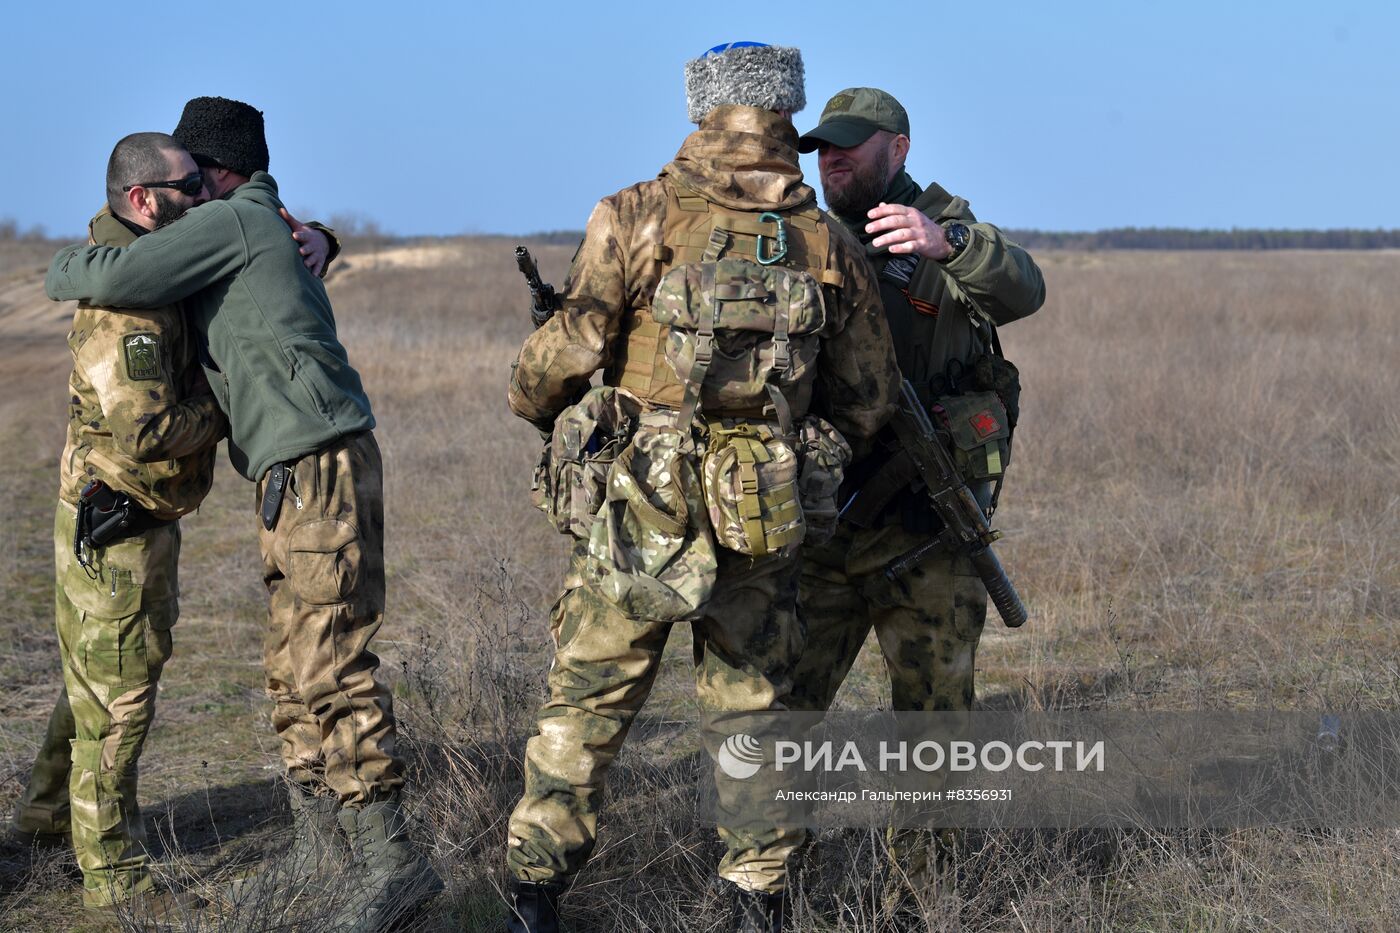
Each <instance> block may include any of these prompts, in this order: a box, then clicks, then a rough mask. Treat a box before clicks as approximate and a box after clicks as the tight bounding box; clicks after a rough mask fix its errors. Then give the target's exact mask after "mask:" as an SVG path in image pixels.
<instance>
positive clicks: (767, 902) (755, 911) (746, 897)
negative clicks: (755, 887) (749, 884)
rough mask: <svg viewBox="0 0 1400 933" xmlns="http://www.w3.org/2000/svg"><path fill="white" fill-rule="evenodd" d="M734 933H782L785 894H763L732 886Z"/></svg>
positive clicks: (785, 915)
mask: <svg viewBox="0 0 1400 933" xmlns="http://www.w3.org/2000/svg"><path fill="white" fill-rule="evenodd" d="M733 888H734V890H733V892H732V894H733V898H734V920H733V929H734V933H783V921H784V920H785V919H786V918H787V892H786V891H782V892H779V893H778V894H765V893H764V892H762V891H750V890H748V889H746V888H741V887H739V886H738V885H737V884H736V885H733Z"/></svg>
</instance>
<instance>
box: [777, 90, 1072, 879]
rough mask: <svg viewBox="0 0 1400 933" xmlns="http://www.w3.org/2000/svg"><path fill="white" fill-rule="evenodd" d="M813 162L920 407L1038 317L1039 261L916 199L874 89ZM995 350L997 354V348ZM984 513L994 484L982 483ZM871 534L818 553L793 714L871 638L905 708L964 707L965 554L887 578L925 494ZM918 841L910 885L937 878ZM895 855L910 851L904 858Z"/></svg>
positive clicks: (815, 139)
mask: <svg viewBox="0 0 1400 933" xmlns="http://www.w3.org/2000/svg"><path fill="white" fill-rule="evenodd" d="M799 148H801V150H802V151H804V152H810V151H812V150H814V149H815V150H818V152H819V167H820V171H821V179H822V190H823V194H824V195H825V197H826V200H827V204H828V206H829V207H830V209H831V211H832V212H833V213H834V214H835V216H836V217H837V218H838V219H839V220H840V221H841V223H843V224H844V225H845V226H846V227H847V228H848V229H849V230H850V231H851V232H852V233H854V234H855V235H856V236H857V237H858V238H859V239H860V241H861V242H862V243H863V244H865V248H866V251H867V253H868V255H869V257H870V259H871V262H872V263H873V265H874V267H875V270H876V272H877V274H878V277H879V287H880V293H881V296H882V297H883V303H884V307H885V313H886V315H887V317H888V320H889V326H890V330H891V332H892V333H893V334H894V335H895V347H896V352H897V353H898V356H899V367H900V370H901V372H902V373H903V374H904V376H905V377H906V378H908V379H909V380H910V382H911V383H912V384H913V385H914V387H915V389H916V391H917V392H918V393H919V395H920V398H921V400H923V401H924V402H925V403H929V402H932V401H933V400H934V399H935V398H937V397H938V396H940V395H944V394H947V393H949V392H950V390H951V388H952V387H953V386H954V385H955V384H956V383H958V381H959V378H960V376H961V374H962V373H964V372H970V371H971V370H972V367H973V363H974V361H976V360H977V358H978V357H979V356H981V355H983V354H984V353H987V352H989V350H990V347H989V346H988V342H989V341H988V338H989V336H990V335H991V334H993V333H994V332H993V331H992V330H991V329H990V327H989V326H988V325H1003V324H1008V323H1010V322H1012V321H1015V320H1018V319H1020V318H1023V317H1026V316H1027V315H1030V314H1031V313H1033V312H1034V311H1036V310H1037V309H1038V308H1039V307H1040V306H1041V304H1042V303H1043V302H1044V300H1045V284H1044V281H1043V279H1042V278H1041V274H1040V270H1039V268H1037V266H1036V264H1035V262H1034V261H1033V260H1032V259H1031V257H1030V255H1029V254H1028V253H1027V252H1026V251H1025V250H1024V249H1022V248H1021V247H1020V246H1017V245H1016V244H1015V243H1013V242H1012V241H1011V240H1010V239H1008V238H1007V237H1006V235H1005V234H1003V233H1002V232H1001V231H1000V230H998V229H997V228H996V227H994V226H992V225H991V224H987V223H979V222H978V221H977V219H976V218H975V217H974V216H973V214H972V211H971V209H970V208H969V207H968V202H967V201H965V200H963V199H962V198H959V197H954V196H952V195H950V194H948V192H946V191H945V190H944V189H942V188H940V187H939V186H938V185H930V186H929V187H928V188H920V187H919V186H918V185H917V184H916V183H915V182H914V180H913V179H912V178H910V177H909V175H908V173H907V172H905V171H904V161H905V156H906V155H907V154H908V151H909V119H908V116H907V114H906V113H905V111H904V108H903V107H902V106H901V105H900V104H899V102H898V101H897V100H895V99H894V98H893V97H892V96H890V95H889V94H887V93H885V92H884V91H880V90H876V89H874V88H850V89H847V90H844V91H841V92H840V93H838V94H836V95H835V96H834V97H832V98H831V100H830V101H829V102H828V103H827V105H826V108H825V109H824V110H823V111H822V116H821V121H820V123H819V125H818V126H817V127H816V128H815V129H813V130H812V131H811V132H809V133H807V134H805V135H804V136H803V137H802V139H801V142H800V144H799ZM998 352H999V351H998ZM883 459H884V457H871V458H868V459H866V460H865V461H864V462H857V463H855V464H853V465H852V467H851V469H850V470H849V471H848V473H847V484H846V487H845V488H844V489H843V490H842V496H843V498H846V497H849V496H851V495H854V494H855V493H856V492H858V491H859V490H860V488H861V483H862V481H864V480H866V479H868V478H869V477H870V476H871V475H872V473H873V472H874V471H875V469H876V468H877V467H878V466H879V465H880V463H881V461H882V460H883ZM973 486H974V491H975V492H977V493H978V494H979V500H981V501H982V502H983V504H984V505H985V504H986V501H987V498H988V495H989V493H990V486H989V485H987V484H978V483H976V482H974V483H973ZM874 524H875V527H872V528H864V529H862V528H855V527H853V526H852V525H850V524H849V523H846V522H843V523H842V524H841V525H840V527H839V529H838V531H837V534H836V536H835V537H834V538H833V539H832V540H831V541H830V542H828V543H827V544H825V545H823V546H821V547H818V548H813V549H809V550H808V551H807V552H806V553H805V555H804V556H805V561H804V564H803V568H802V577H801V595H800V597H799V601H798V605H799V611H800V613H801V615H802V618H803V621H804V622H805V623H806V625H807V649H806V651H805V652H804V653H803V656H802V660H801V662H800V664H799V665H798V670H797V674H796V676H795V677H794V684H795V686H794V689H793V692H792V695H791V696H790V697H789V702H790V704H791V705H792V706H793V708H797V709H809V710H825V709H827V708H829V707H830V705H831V703H832V700H833V699H834V698H835V696H836V692H837V690H838V689H839V688H840V686H841V682H842V680H844V679H845V677H846V674H847V673H848V672H849V671H850V669H851V665H852V663H853V662H854V661H855V658H856V655H857V653H858V652H859V651H860V648H861V645H862V644H864V642H865V639H866V636H867V635H868V634H869V632H870V630H871V628H874V630H875V634H876V637H877V638H878V639H879V643H880V649H881V652H882V654H883V655H884V658H885V666H886V669H887V670H888V672H889V677H890V685H891V692H892V699H893V706H894V708H895V709H896V710H925V711H936V712H949V711H960V710H969V709H971V708H972V700H973V668H974V662H975V657H976V651H977V642H978V640H979V638H980V637H981V634H982V627H983V623H984V622H985V621H986V617H987V594H986V590H985V588H984V587H983V586H982V582H981V580H980V579H979V578H978V577H977V575H976V573H975V572H974V571H973V569H972V566H971V564H970V563H969V562H968V561H967V560H966V558H963V557H955V556H953V555H951V554H948V553H939V552H934V553H933V554H932V555H930V556H929V557H928V558H927V559H926V560H924V561H923V562H922V563H921V564H919V565H918V566H916V567H914V568H913V569H911V570H910V571H909V572H908V573H907V575H905V576H904V577H903V578H902V579H899V580H895V581H891V580H889V579H887V578H886V576H885V574H884V572H883V571H884V569H885V568H886V567H887V566H889V564H890V563H891V562H893V561H894V560H896V559H897V558H899V557H900V556H902V555H904V554H906V553H908V552H909V551H911V550H913V549H914V548H915V547H917V546H919V545H920V544H922V543H923V542H924V541H926V540H927V539H928V537H929V536H930V535H931V534H933V533H936V532H937V531H938V530H939V529H940V528H941V525H940V523H939V521H938V519H937V518H936V517H935V516H934V514H933V511H932V509H931V507H930V506H929V504H928V502H927V499H926V498H925V495H924V493H923V492H922V491H918V490H912V489H911V490H905V491H904V492H903V493H901V494H899V495H898V496H896V497H895V498H894V500H893V501H892V502H891V503H890V504H889V506H888V507H887V508H886V509H885V511H884V514H883V515H881V516H879V517H878V518H877V520H876V521H875V523H874ZM920 838H922V837H911V836H907V835H906V836H904V837H903V838H902V839H900V840H897V842H898V844H897V845H896V849H898V848H899V847H900V845H902V846H903V847H904V848H906V849H910V850H918V853H917V854H912V853H911V858H910V859H908V860H902V862H903V868H904V870H905V871H906V872H913V873H915V874H917V873H918V872H919V871H921V870H923V869H924V868H926V867H927V859H926V853H924V852H923V848H924V846H923V843H922V842H920V841H919V839H920ZM896 855H897V856H898V855H899V852H898V851H897V852H896Z"/></svg>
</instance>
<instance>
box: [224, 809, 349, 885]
mask: <svg viewBox="0 0 1400 933" xmlns="http://www.w3.org/2000/svg"><path fill="white" fill-rule="evenodd" d="M287 798H288V800H289V801H290V802H291V805H292V841H291V845H290V847H289V848H287V849H286V851H284V852H281V853H279V854H277V855H275V856H273V857H272V858H270V859H268V860H267V861H266V862H265V863H264V864H263V866H262V870H261V871H260V872H259V873H258V874H256V875H251V876H249V877H246V878H239V879H237V880H236V881H234V882H233V884H232V885H230V886H229V888H228V891H227V897H228V899H229V900H230V901H231V902H232V903H233V906H234V907H235V908H237V909H240V910H245V911H246V910H253V909H255V908H258V909H261V910H276V909H280V908H281V907H282V906H284V905H286V904H289V903H291V902H293V901H295V900H297V899H298V898H304V897H317V896H320V895H321V894H324V893H325V891H326V890H327V889H328V888H329V887H330V885H331V883H332V882H333V881H334V879H335V876H336V874H337V873H338V872H339V870H340V869H341V868H342V867H343V866H344V864H345V862H346V859H347V856H348V853H349V849H348V847H347V845H346V842H345V838H344V837H343V836H341V834H340V829H339V824H338V823H337V821H336V815H337V813H338V812H339V810H340V801H338V800H337V799H336V798H334V797H318V796H317V795H316V794H314V793H312V792H311V790H310V789H309V788H307V787H304V786H303V785H301V784H297V783H295V782H293V783H291V784H290V785H289V786H288V788H287Z"/></svg>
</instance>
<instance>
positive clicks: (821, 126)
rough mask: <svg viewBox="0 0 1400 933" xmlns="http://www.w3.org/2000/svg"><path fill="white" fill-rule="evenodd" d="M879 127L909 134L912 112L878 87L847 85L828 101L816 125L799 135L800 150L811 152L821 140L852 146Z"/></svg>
mask: <svg viewBox="0 0 1400 933" xmlns="http://www.w3.org/2000/svg"><path fill="white" fill-rule="evenodd" d="M876 130H889V131H890V132H891V133H899V134H901V135H904V136H908V135H909V114H907V113H905V112H904V107H903V106H902V105H901V104H900V103H899V101H897V100H895V99H894V97H893V96H891V95H890V94H887V93H885V92H884V91H882V90H880V89H879V88H873V87H848V88H846V89H845V90H844V91H840V92H838V93H837V94H836V95H835V96H834V97H832V98H831V100H829V101H827V102H826V108H825V109H824V110H822V117H821V121H820V122H819V123H817V128H816V129H814V130H811V131H809V132H807V133H804V134H803V135H802V137H801V138H800V139H798V141H797V151H798V152H811V151H813V150H814V149H816V148H817V147H818V146H820V145H821V144H822V143H831V144H832V145H833V146H836V147H837V148H838V149H849V148H851V147H852V146H859V145H860V144H861V143H863V142H865V141H866V140H867V139H869V138H870V137H871V136H872V135H874V133H875V131H876Z"/></svg>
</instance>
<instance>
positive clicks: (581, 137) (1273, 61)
mask: <svg viewBox="0 0 1400 933" xmlns="http://www.w3.org/2000/svg"><path fill="white" fill-rule="evenodd" d="M0 22H3V23H4V25H5V33H6V42H5V52H4V55H3V56H0V78H3V87H4V93H3V94H0V125H4V126H5V127H6V130H7V132H6V143H5V144H4V145H3V146H0V166H3V169H4V172H3V177H4V179H5V180H6V185H5V194H4V196H3V199H0V218H5V217H8V218H12V219H14V220H15V221H17V222H18V223H19V224H20V226H21V227H22V228H26V227H31V226H34V225H38V224H42V225H43V226H44V227H45V228H46V229H47V230H48V231H50V232H51V233H75V232H77V231H79V230H81V229H82V228H83V226H84V223H85V221H86V218H87V217H88V216H89V215H90V214H91V213H92V211H93V210H94V209H95V208H96V207H97V206H99V205H100V203H101V201H102V196H103V195H102V181H103V179H102V174H103V171H104V168H105V164H106V159H107V155H108V153H109V152H110V151H111V146H112V144H113V143H114V142H115V141H116V140H117V139H118V138H120V137H121V136H122V135H124V134H126V133H128V132H135V131H138V130H157V129H158V130H166V131H168V130H169V129H171V128H172V127H173V126H174V124H175V122H176V120H177V119H178V118H179V114H180V109H181V106H182V105H183V103H184V101H185V100H186V99H187V98H189V97H192V96H197V95H202V94H217V95H223V96H226V97H235V98H239V99H242V100H246V101H248V102H250V103H253V104H254V105H255V106H257V107H259V108H260V109H262V110H264V111H265V112H266V114H267V126H268V141H269V146H270V148H271V151H272V166H271V168H272V173H273V175H274V176H276V178H277V179H278V182H279V183H280V185H281V187H282V192H283V195H284V198H285V199H286V201H287V202H288V204H289V205H291V206H292V207H293V208H295V209H300V210H303V211H306V212H309V213H310V214H312V215H314V216H316V217H320V218H330V217H331V216H333V215H336V214H358V215H360V216H362V217H365V218H372V219H374V220H375V221H377V222H378V223H379V224H380V225H381V226H382V227H384V228H385V229H387V230H389V231H392V232H395V233H400V234H456V233H492V232H500V233H523V232H530V231H538V230H554V229H577V228H580V227H581V226H582V225H583V222H584V220H585V219H586V217H587V215H588V212H589V210H590V208H591V205H592V204H593V202H594V201H596V200H597V199H598V198H599V197H601V196H603V195H606V194H609V193H611V192H612V191H615V190H616V189H618V188H620V187H623V186H625V185H627V184H630V183H632V182H634V181H637V180H640V179H642V178H646V177H650V176H651V175H654V174H655V172H656V171H657V169H659V168H660V167H661V166H662V165H664V164H665V163H666V162H667V161H668V160H669V159H670V158H671V157H672V156H673V155H674V153H675V151H676V148H677V147H678V146H679V144H680V142H681V140H682V138H683V137H684V135H685V134H686V133H687V132H689V130H690V128H691V127H690V124H688V123H687V122H686V119H685V100H684V88H683V80H682V68H683V63H684V61H685V60H686V59H687V58H693V57H695V56H696V55H698V54H699V53H701V52H703V51H704V50H705V49H707V48H709V47H710V46H712V45H715V44H717V43H719V42H724V41H729V40H736V39H756V40H760V41H766V42H770V43H774V44H783V45H797V46H799V47H800V48H801V49H802V51H803V57H804V59H805V61H806V67H807V94H808V99H809V103H808V107H807V109H806V110H805V111H804V112H802V113H800V114H798V115H797V117H796V118H795V122H796V123H797V126H798V128H799V129H810V128H811V126H812V125H814V124H815V122H816V119H817V117H818V115H819V114H820V112H821V108H822V104H823V103H824V102H825V100H826V98H827V97H829V96H830V95H831V94H833V93H835V92H836V91H838V90H840V89H841V88H843V87H847V86H851V85H873V86H878V87H883V88H885V89H887V90H889V91H891V92H893V93H894V94H895V95H896V96H897V97H899V98H900V100H901V101H902V102H903V103H904V104H905V106H906V108H907V109H908V110H909V113H910V118H911V121H912V124H913V130H912V133H911V136H912V141H913V147H912V150H911V153H910V159H909V168H910V171H911V173H912V174H913V175H914V177H915V178H916V179H918V180H920V181H929V180H934V181H938V182H940V183H941V184H943V185H944V186H945V187H947V188H949V189H950V190H952V191H953V192H954V193H957V194H961V195H963V196H964V197H967V198H968V199H969V200H970V201H971V202H972V206H973V209H974V210H975V211H976V212H977V213H978V215H979V217H981V218H982V219H985V220H989V221H991V222H993V223H998V224H1000V225H1003V226H1009V227H1037V228H1041V229H1050V230H1089V229H1099V228H1103V227H1117V226H1184V227H1232V226H1240V227H1387V228H1392V227H1400V183H1397V181H1396V179H1395V177H1394V173H1395V172H1396V165H1397V163H1400V156H1397V154H1398V153H1400V54H1397V49H1400V45H1397V39H1396V37H1397V36H1398V35H1400V4H1392V3H1382V2H1374V3H1360V2H1350V3H1348V2H1339V3H1331V4H1325V5H1324V4H1319V3H1316V2H1308V3H1302V2H1291V0H1285V2H1272V3H1266V2H1237V3H1227V2H1225V0H1217V2H1214V3H1204V2H1154V3H1148V2H1135V0H1123V2H1117V3H1114V2H1098V3H1075V2H1070V0H1065V2H1059V3H1048V2H1047V3H1029V2H1026V3H1022V2H1014V0H1008V2H999V3H979V2H975V0H959V2H952V3H947V2H942V0H939V2H922V3H920V2H912V3H897V4H889V5H887V6H884V7H881V6H879V5H877V4H873V3H858V4H846V5H843V4H839V3H831V2H805V3H794V2H763V0H745V2H742V3H730V2H722V0H711V2H705V3H695V4H690V3H673V4H657V3H655V2H650V3H638V4H630V3H616V4H612V5H606V4H577V3H553V2H539V3H499V4H490V5H479V4H474V3H452V4H448V3H412V2H398V3H377V4H359V3H341V4H330V3H314V4H312V3H305V4H295V3H283V4H278V5H275V6H274V5H271V4H262V3H258V2H248V3H243V4H229V5H226V6H219V5H211V4H199V5H195V4H190V5H175V4H154V5H148V4H141V3H122V4H114V3H110V2H105V3H93V2H87V0H80V2H71V3H67V4H62V5H59V4H47V5H41V4H39V3H22V4H14V5H10V6H9V8H8V9H6V10H5V12H4V13H0ZM803 164H804V167H805V169H806V170H807V173H808V175H809V177H810V178H811V179H812V180H813V181H814V182H815V180H816V162H815V158H814V157H804V159H803Z"/></svg>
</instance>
